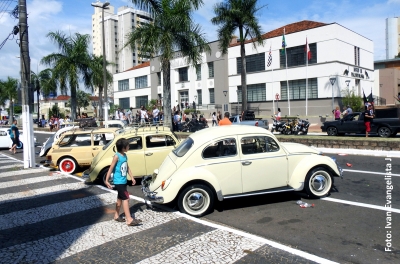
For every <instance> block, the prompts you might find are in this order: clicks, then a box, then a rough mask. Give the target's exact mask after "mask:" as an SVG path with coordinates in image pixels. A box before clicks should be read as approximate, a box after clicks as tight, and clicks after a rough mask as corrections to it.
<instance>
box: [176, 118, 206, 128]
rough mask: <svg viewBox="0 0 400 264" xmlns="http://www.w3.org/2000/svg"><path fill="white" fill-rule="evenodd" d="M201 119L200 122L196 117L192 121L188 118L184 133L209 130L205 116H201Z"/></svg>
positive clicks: (184, 125)
mask: <svg viewBox="0 0 400 264" xmlns="http://www.w3.org/2000/svg"><path fill="white" fill-rule="evenodd" d="M199 119H200V120H197V118H195V117H193V118H192V119H189V118H186V120H185V123H183V125H182V132H196V131H199V130H201V129H204V128H207V127H208V124H207V120H206V119H205V118H204V117H203V116H200V118H199Z"/></svg>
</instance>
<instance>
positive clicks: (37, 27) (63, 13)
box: [0, 0, 400, 80]
mask: <svg viewBox="0 0 400 264" xmlns="http://www.w3.org/2000/svg"><path fill="white" fill-rule="evenodd" d="M108 1H109V2H110V4H111V5H113V6H114V7H115V10H117V9H118V7H120V6H124V5H128V6H132V4H131V2H130V1H129V0H108ZM221 1H222V0H204V5H203V7H202V8H201V9H199V10H197V11H196V12H195V13H194V18H195V20H196V22H197V23H198V24H200V25H201V27H202V29H203V32H204V33H205V35H206V37H207V40H208V41H215V40H217V37H216V36H217V33H216V31H217V28H216V27H215V26H213V25H212V24H211V22H210V20H211V18H212V17H213V16H214V12H213V6H214V4H215V3H218V2H221ZM17 2H18V1H17V0H0V11H1V10H7V11H10V10H12V9H13V8H14V7H15V6H16V5H17ZM92 2H95V0H93V1H91V0H27V10H28V25H29V49H30V57H31V70H32V71H34V72H37V71H41V70H43V69H44V68H46V67H45V66H44V65H41V64H40V60H41V58H42V57H44V56H46V55H48V54H50V53H52V52H56V51H57V47H56V46H55V45H54V43H52V42H50V41H49V39H48V38H47V37H46V34H47V33H49V32H50V31H57V30H61V31H63V32H65V33H68V32H70V33H71V34H73V33H76V32H79V33H80V34H90V33H91V21H92V20H91V16H92V14H93V13H94V8H93V7H92V6H91V3H92ZM258 6H260V7H261V6H264V7H263V8H262V9H261V10H260V11H259V13H258V19H259V22H260V25H261V28H262V32H263V33H266V32H269V31H271V30H274V29H276V28H279V27H281V26H284V25H287V24H290V23H294V22H298V21H302V20H312V21H317V22H323V23H333V22H336V23H339V24H341V25H342V26H344V27H346V28H348V29H350V30H353V31H354V32H356V33H358V34H360V35H362V36H364V37H366V38H368V39H370V40H372V41H373V42H374V59H375V60H381V59H385V19H386V18H387V17H395V16H400V0H352V1H348V0H286V1H282V0H279V1H278V0H259V1H258ZM132 7H133V6H132ZM396 10H399V11H397V13H396ZM17 24H18V20H16V19H15V18H13V17H11V16H10V15H9V14H8V13H4V12H3V13H0V43H1V42H3V40H5V39H7V37H8V35H9V34H10V33H11V31H12V29H13V27H14V26H15V25H17ZM17 43H18V40H17V36H14V37H13V36H11V37H10V38H9V39H8V40H7V41H6V43H5V45H4V46H3V48H2V49H0V79H2V80H4V79H6V78H7V76H10V77H13V78H18V79H19V69H20V61H19V58H18V57H19V47H18V44H17ZM90 51H91V47H90Z"/></svg>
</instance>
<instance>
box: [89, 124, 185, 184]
mask: <svg viewBox="0 0 400 264" xmlns="http://www.w3.org/2000/svg"><path fill="white" fill-rule="evenodd" d="M119 138H126V139H128V140H129V141H130V144H129V150H128V152H127V153H126V154H127V156H128V165H129V167H130V168H131V170H132V173H133V176H134V177H135V178H136V177H143V176H145V175H149V174H152V173H153V171H154V170H155V169H157V168H158V167H159V166H160V165H161V163H162V162H163V160H164V159H165V157H167V155H168V154H169V153H170V152H171V150H174V149H175V148H176V147H177V146H178V145H179V143H180V141H179V140H178V137H177V136H176V135H175V134H174V133H173V132H171V130H170V129H169V128H167V127H142V128H133V129H125V130H122V131H120V132H119V134H118V136H116V137H115V138H114V139H113V140H112V141H110V142H109V143H108V144H107V145H106V146H104V147H103V149H102V150H101V151H100V152H99V154H98V155H97V156H96V157H95V158H94V159H93V162H92V164H91V165H90V168H89V169H88V170H86V171H85V172H84V173H83V177H84V178H86V179H88V181H89V182H95V181H98V182H99V183H101V184H103V185H104V180H105V178H106V175H107V171H108V169H109V167H110V164H111V161H112V159H113V157H114V155H115V152H116V147H115V143H116V142H117V140H118V139H119ZM128 178H129V177H128ZM110 183H111V184H113V178H112V177H111V178H110Z"/></svg>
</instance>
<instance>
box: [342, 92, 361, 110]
mask: <svg viewBox="0 0 400 264" xmlns="http://www.w3.org/2000/svg"><path fill="white" fill-rule="evenodd" d="M342 95H344V96H343V97H342V102H343V105H344V106H347V105H350V107H351V108H352V109H353V111H363V110H364V104H363V99H362V98H361V97H360V96H357V95H356V94H355V92H354V89H351V90H350V89H344V90H342Z"/></svg>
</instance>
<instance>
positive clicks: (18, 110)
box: [14, 105, 22, 114]
mask: <svg viewBox="0 0 400 264" xmlns="http://www.w3.org/2000/svg"><path fill="white" fill-rule="evenodd" d="M14 114H22V106H20V105H15V106H14Z"/></svg>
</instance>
